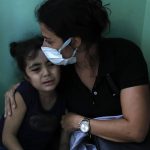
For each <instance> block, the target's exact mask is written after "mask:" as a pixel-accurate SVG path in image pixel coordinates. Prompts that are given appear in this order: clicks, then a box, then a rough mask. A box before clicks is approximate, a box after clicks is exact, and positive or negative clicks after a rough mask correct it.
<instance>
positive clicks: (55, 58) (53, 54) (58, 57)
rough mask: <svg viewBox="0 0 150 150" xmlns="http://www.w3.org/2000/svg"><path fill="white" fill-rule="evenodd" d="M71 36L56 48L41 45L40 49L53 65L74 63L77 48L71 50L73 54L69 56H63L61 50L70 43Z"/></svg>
mask: <svg viewBox="0 0 150 150" xmlns="http://www.w3.org/2000/svg"><path fill="white" fill-rule="evenodd" d="M70 42H71V38H69V39H68V40H67V41H66V42H65V43H64V44H63V45H62V46H61V47H60V48H59V49H58V50H57V49H54V48H50V47H44V46H42V47H41V49H42V51H43V53H44V54H45V56H46V57H47V59H48V60H49V61H50V62H52V63H53V64H55V65H68V64H74V63H76V57H75V54H76V51H77V48H76V49H74V50H73V54H72V56H71V57H70V58H63V56H62V54H61V51H62V50H63V49H64V48H65V47H66V46H68V45H69V44H70Z"/></svg>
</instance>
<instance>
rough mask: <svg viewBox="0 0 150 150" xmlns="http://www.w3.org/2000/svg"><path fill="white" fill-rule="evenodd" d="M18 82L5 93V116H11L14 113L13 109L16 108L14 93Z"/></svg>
mask: <svg viewBox="0 0 150 150" xmlns="http://www.w3.org/2000/svg"><path fill="white" fill-rule="evenodd" d="M18 85H19V83H18V84H15V85H14V86H13V87H12V88H11V89H10V90H9V91H7V92H6V94H5V106H4V107H5V108H4V116H5V117H7V116H11V115H12V109H14V108H16V107H17V106H16V101H15V98H14V93H15V90H16V88H17V87H18Z"/></svg>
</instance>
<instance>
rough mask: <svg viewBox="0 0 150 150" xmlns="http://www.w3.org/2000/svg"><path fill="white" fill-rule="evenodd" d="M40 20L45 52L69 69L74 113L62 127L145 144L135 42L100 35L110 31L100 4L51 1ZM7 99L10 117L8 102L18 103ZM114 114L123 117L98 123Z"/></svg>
mask: <svg viewBox="0 0 150 150" xmlns="http://www.w3.org/2000/svg"><path fill="white" fill-rule="evenodd" d="M37 18H38V21H39V23H40V28H41V31H42V35H43V37H44V39H45V40H44V43H43V46H42V50H43V52H44V53H45V55H46V56H47V58H48V59H49V60H50V61H51V62H52V63H54V64H57V65H67V66H64V67H63V73H62V81H61V84H60V87H61V91H62V93H63V95H62V96H63V97H64V99H65V100H66V107H67V109H68V111H69V112H70V113H68V114H66V115H65V116H64V117H63V118H62V127H63V128H64V129H66V130H68V131H74V130H77V129H80V130H81V131H82V132H86V133H87V132H90V134H92V135H95V136H97V137H100V138H103V139H106V140H108V141H113V142H117V143H122V142H123V143H129V142H133V143H134V142H135V143H141V142H142V143H143V141H145V140H146V139H147V134H148V131H149V125H150V117H149V113H150V110H149V107H150V95H149V87H148V82H149V81H148V72H147V66H146V63H145V60H144V58H143V55H142V53H141V51H140V49H139V48H138V47H137V46H136V45H135V44H134V43H132V42H130V41H128V40H124V39H119V38H104V37H103V36H102V34H103V32H104V31H105V30H106V29H107V27H108V26H109V19H108V14H107V11H106V8H105V7H104V6H103V5H102V2H101V1H99V0H48V1H46V2H44V3H43V4H42V5H41V6H40V8H38V10H37ZM63 42H65V43H66V44H65V47H64V48H60V47H61V45H62V44H63ZM68 64H70V65H68ZM8 95H10V93H9V92H8V93H6V110H9V111H6V112H9V113H10V114H11V111H10V110H11V109H10V108H9V103H12V104H13V103H15V102H14V100H12V101H11V100H10V101H9V102H7V99H9V96H8ZM11 99H12V98H11ZM116 115H123V117H121V118H119V119H112V120H96V119H94V118H96V117H101V116H116ZM84 127H85V128H84ZM139 145H140V144H139ZM145 150H146V149H145Z"/></svg>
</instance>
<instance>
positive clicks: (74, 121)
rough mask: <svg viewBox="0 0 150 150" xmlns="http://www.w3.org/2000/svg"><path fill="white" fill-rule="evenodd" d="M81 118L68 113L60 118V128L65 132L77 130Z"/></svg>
mask: <svg viewBox="0 0 150 150" xmlns="http://www.w3.org/2000/svg"><path fill="white" fill-rule="evenodd" d="M83 118H84V117H83V116H80V115H78V114H75V113H68V114H66V115H64V116H63V117H62V120H61V125H62V128H63V129H64V130H66V131H73V130H76V129H79V125H80V122H81V120H83Z"/></svg>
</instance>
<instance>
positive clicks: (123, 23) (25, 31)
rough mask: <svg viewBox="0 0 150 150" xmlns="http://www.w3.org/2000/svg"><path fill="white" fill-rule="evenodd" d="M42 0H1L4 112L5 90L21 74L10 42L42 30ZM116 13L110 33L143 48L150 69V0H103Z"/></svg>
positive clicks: (0, 69) (0, 85)
mask: <svg viewBox="0 0 150 150" xmlns="http://www.w3.org/2000/svg"><path fill="white" fill-rule="evenodd" d="M41 1H42V0H29V1H27V0H0V114H1V113H2V112H3V104H4V93H5V91H6V90H7V89H8V88H10V87H11V85H12V84H14V83H16V82H17V81H18V80H19V79H20V78H21V75H20V73H19V71H18V70H17V69H16V66H15V63H14V61H13V60H12V58H11V57H10V55H9V48H8V45H9V43H10V42H12V41H17V40H21V39H24V38H26V37H29V36H32V35H35V34H37V33H39V32H40V31H39V27H38V23H37V22H36V19H35V17H34V10H35V6H37V4H39V3H40V2H41ZM103 1H104V3H105V4H107V3H110V5H109V6H108V7H109V8H110V9H111V10H112V13H111V15H110V18H111V30H110V33H109V34H108V33H107V34H106V35H107V36H112V37H124V38H128V39H130V40H132V41H134V42H136V43H137V44H138V45H139V46H140V47H141V48H142V51H143V53H144V56H145V58H146V61H147V63H148V67H149V69H150V59H149V58H150V52H149V48H150V42H149V39H150V28H149V26H150V20H149V14H150V1H149V0H103Z"/></svg>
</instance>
